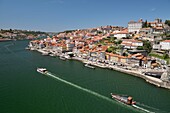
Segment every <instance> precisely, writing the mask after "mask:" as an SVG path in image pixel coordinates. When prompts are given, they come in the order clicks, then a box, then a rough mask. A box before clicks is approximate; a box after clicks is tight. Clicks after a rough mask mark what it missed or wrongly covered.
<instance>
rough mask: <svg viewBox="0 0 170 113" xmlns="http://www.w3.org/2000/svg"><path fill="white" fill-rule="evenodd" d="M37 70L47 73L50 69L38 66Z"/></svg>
mask: <svg viewBox="0 0 170 113" xmlns="http://www.w3.org/2000/svg"><path fill="white" fill-rule="evenodd" d="M37 72H39V73H41V74H46V73H47V72H48V71H47V69H46V68H37Z"/></svg>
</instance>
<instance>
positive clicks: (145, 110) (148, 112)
mask: <svg viewBox="0 0 170 113" xmlns="http://www.w3.org/2000/svg"><path fill="white" fill-rule="evenodd" d="M132 106H133V107H135V108H137V109H139V110H142V111H144V112H147V113H155V112H152V111H149V110H147V109H144V108H142V107H139V106H137V105H132Z"/></svg>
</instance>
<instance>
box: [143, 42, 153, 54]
mask: <svg viewBox="0 0 170 113" xmlns="http://www.w3.org/2000/svg"><path fill="white" fill-rule="evenodd" d="M142 42H143V49H144V50H146V51H147V52H148V53H150V52H151V50H152V45H151V42H149V41H147V40H143V41H142Z"/></svg>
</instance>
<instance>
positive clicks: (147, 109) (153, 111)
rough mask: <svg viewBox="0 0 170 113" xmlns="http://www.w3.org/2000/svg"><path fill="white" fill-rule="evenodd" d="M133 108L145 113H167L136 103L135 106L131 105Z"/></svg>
mask: <svg viewBox="0 0 170 113" xmlns="http://www.w3.org/2000/svg"><path fill="white" fill-rule="evenodd" d="M133 107H135V108H137V109H139V110H141V111H144V112H147V113H167V112H166V111H162V110H160V109H157V108H154V107H151V106H148V105H145V104H142V103H139V102H138V103H136V105H133Z"/></svg>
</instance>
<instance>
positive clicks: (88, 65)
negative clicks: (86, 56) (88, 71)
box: [84, 64, 95, 69]
mask: <svg viewBox="0 0 170 113" xmlns="http://www.w3.org/2000/svg"><path fill="white" fill-rule="evenodd" d="M84 66H86V67H89V68H92V69H95V67H93V66H91V65H90V64H85V65H84Z"/></svg>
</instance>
